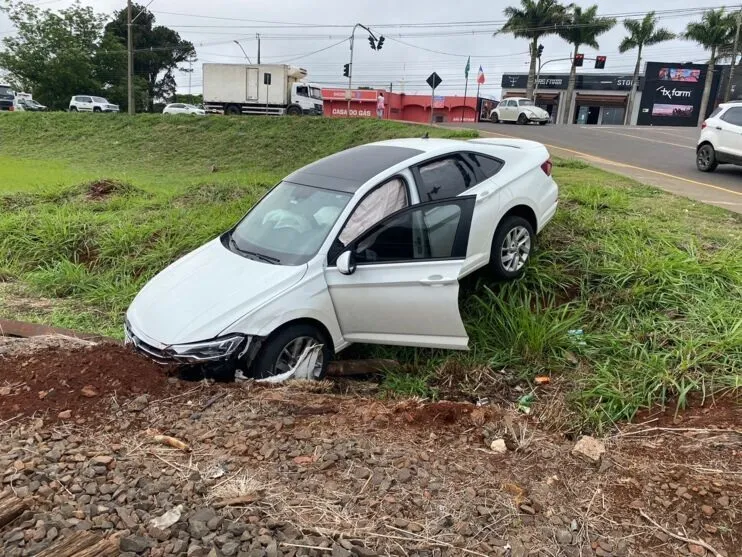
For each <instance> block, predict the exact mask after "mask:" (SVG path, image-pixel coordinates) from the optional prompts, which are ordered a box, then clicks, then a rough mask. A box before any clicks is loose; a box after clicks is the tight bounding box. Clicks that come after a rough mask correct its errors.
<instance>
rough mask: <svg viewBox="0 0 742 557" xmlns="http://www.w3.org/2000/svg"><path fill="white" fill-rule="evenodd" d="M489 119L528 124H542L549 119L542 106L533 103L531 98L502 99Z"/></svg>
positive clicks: (495, 121)
mask: <svg viewBox="0 0 742 557" xmlns="http://www.w3.org/2000/svg"><path fill="white" fill-rule="evenodd" d="M490 120H491V121H492V122H494V123H495V124H497V123H498V122H516V123H518V124H530V123H531V122H538V123H539V124H541V125H542V126H545V125H546V124H548V123H549V122H550V120H551V117H550V116H549V113H548V112H546V111H545V110H544V109H543V108H540V107H538V106H536V105H535V103H534V102H533V101H532V100H531V99H524V98H511V99H503V100H502V102H500V104H498V105H497V106H496V107H495V108H494V109H492V111H490Z"/></svg>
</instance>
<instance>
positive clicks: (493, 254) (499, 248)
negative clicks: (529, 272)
mask: <svg viewBox="0 0 742 557" xmlns="http://www.w3.org/2000/svg"><path fill="white" fill-rule="evenodd" d="M511 231H516V232H515V234H516V237H517V235H518V234H522V231H525V232H527V233H528V244H527V251H526V253H525V259H524V260H523V261H522V264H521V263H515V264H514V265H513V266H512V268H511V267H509V265H508V260H507V255H509V254H507V253H506V252H505V250H504V247H503V246H504V244H505V242H506V239H508V240H510V238H509V236H508V235H509V234H510V233H511ZM534 239H535V235H534V232H533V227H532V226H531V223H530V222H528V221H527V220H526V219H524V218H523V217H518V216H515V215H510V216H508V217H505V218H504V219H503V220H502V222H501V223H500V225H499V226H498V227H497V230H496V231H495V237H494V238H493V239H492V249H491V251H490V263H489V267H490V270H491V272H492V274H493V275H494V276H495V277H497V278H499V279H504V280H513V279H516V278H518V277H520V276H521V275H523V273H524V272H525V270H526V267H527V265H528V261H529V260H530V259H531V253H533V244H534ZM518 257H519V259H523V253H522V249H521V250H519V256H518ZM509 261H512V258H511V259H510V260H509Z"/></svg>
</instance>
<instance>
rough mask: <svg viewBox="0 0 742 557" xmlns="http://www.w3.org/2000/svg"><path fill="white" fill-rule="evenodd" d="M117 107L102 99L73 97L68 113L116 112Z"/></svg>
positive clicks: (89, 96)
mask: <svg viewBox="0 0 742 557" xmlns="http://www.w3.org/2000/svg"><path fill="white" fill-rule="evenodd" d="M118 111H119V105H117V104H111V103H109V102H108V101H107V100H106V99H104V98H103V97H94V96H93V95H75V96H74V97H72V100H71V101H70V112H118Z"/></svg>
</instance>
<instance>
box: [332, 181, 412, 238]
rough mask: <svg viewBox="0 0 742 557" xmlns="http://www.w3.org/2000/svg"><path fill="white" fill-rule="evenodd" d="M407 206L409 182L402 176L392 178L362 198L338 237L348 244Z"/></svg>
mask: <svg viewBox="0 0 742 557" xmlns="http://www.w3.org/2000/svg"><path fill="white" fill-rule="evenodd" d="M405 207H407V184H406V182H405V181H404V180H403V179H402V178H399V177H397V178H392V179H391V180H389V181H388V182H385V183H383V184H382V185H380V186H379V187H377V188H376V189H374V190H372V191H371V193H369V194H368V195H367V196H366V197H364V198H363V199H362V200H361V202H360V203H359V204H358V205H357V206H356V208H355V209H354V210H353V213H352V214H351V216H350V218H349V219H348V221H347V222H346V223H345V226H344V227H343V230H342V232H340V236H339V237H338V238H339V240H340V242H342V244H343V246H347V245H348V244H350V243H351V242H352V241H353V240H355V239H356V238H358V236H360V235H361V234H363V233H364V232H365V231H366V230H368V229H369V228H371V227H372V226H373V225H374V224H376V223H377V222H379V221H381V220H382V219H384V218H385V217H387V216H389V215H391V214H392V213H396V212H397V211H399V210H400V209H404V208H405Z"/></svg>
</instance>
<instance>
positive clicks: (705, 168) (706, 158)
mask: <svg viewBox="0 0 742 557" xmlns="http://www.w3.org/2000/svg"><path fill="white" fill-rule="evenodd" d="M717 166H719V163H718V162H717V161H716V151H714V146H713V145H711V144H710V143H706V144H704V145H701V146H700V147H699V148H698V151H697V152H696V167H697V168H698V170H700V171H701V172H713V171H714V170H716V167H717Z"/></svg>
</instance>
